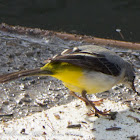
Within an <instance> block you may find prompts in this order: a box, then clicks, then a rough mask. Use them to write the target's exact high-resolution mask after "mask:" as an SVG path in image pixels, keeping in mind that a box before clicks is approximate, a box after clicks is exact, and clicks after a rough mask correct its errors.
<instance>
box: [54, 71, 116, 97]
mask: <svg viewBox="0 0 140 140" xmlns="http://www.w3.org/2000/svg"><path fill="white" fill-rule="evenodd" d="M54 77H55V78H57V79H59V80H61V81H63V83H64V85H65V86H66V87H67V88H68V89H69V90H71V91H74V92H78V93H81V92H82V91H83V90H85V91H86V92H87V94H93V93H99V92H104V91H106V90H109V89H111V88H112V87H113V86H114V85H115V84H117V79H116V77H114V76H111V75H105V74H103V73H99V72H92V71H82V70H81V69H75V70H74V71H69V69H68V70H65V71H63V73H61V74H60V73H59V74H58V75H55V76H54Z"/></svg>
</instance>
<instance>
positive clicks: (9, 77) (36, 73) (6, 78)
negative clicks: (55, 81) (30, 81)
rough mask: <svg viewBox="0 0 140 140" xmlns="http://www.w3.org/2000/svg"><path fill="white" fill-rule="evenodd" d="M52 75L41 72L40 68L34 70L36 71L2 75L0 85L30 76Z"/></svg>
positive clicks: (48, 72)
mask: <svg viewBox="0 0 140 140" xmlns="http://www.w3.org/2000/svg"><path fill="white" fill-rule="evenodd" d="M51 74H52V73H51V72H50V71H46V70H41V69H40V68H38V69H34V70H24V71H18V72H13V73H8V74H3V75H0V83H5V82H8V81H12V80H15V79H18V78H21V77H26V76H27V77H28V76H47V75H51Z"/></svg>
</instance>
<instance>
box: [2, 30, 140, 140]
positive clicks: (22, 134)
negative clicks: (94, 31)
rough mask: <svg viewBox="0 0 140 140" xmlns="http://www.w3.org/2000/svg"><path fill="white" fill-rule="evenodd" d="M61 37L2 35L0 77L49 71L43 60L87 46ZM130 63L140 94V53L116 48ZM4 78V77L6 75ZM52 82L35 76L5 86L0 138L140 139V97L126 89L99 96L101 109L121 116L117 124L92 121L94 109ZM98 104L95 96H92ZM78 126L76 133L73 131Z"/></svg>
mask: <svg viewBox="0 0 140 140" xmlns="http://www.w3.org/2000/svg"><path fill="white" fill-rule="evenodd" d="M84 44H86V43H84V42H82V41H81V42H76V41H67V40H62V39H59V38H56V37H49V36H48V37H44V38H42V37H41V38H36V37H33V36H27V35H17V34H11V33H6V32H0V73H1V74H3V73H9V72H13V71H18V70H23V69H32V68H37V67H40V66H43V65H44V63H43V61H44V60H46V59H47V58H48V57H52V56H53V55H55V54H57V53H59V52H61V51H62V50H64V49H66V48H69V47H73V46H80V45H84ZM112 51H115V52H116V53H118V54H119V55H120V56H121V57H123V58H124V59H126V60H128V61H130V62H131V63H132V65H133V66H134V68H135V71H136V80H135V86H136V89H137V91H140V86H139V81H140V70H139V68H140V52H139V51H132V50H120V49H115V48H113V49H112ZM1 74H0V75H1ZM68 92H69V91H68V90H67V89H66V88H65V87H64V86H63V84H62V83H61V82H60V81H58V80H56V79H54V78H51V77H47V78H46V77H45V78H44V77H29V78H22V79H18V80H16V81H12V82H9V83H6V84H1V85H0V121H1V124H0V136H1V138H2V139H39V140H40V139H56V140H57V139H61V140H62V139H64V140H65V139H76V140H77V139H97V140H115V139H116V140H120V139H122V140H125V139H134V140H138V139H140V134H139V132H140V114H139V113H140V96H137V95H136V94H135V93H134V92H133V91H132V90H131V89H128V88H127V87H125V86H124V85H117V86H115V87H113V88H112V89H111V90H110V91H107V92H104V93H98V94H96V97H98V99H97V100H99V99H104V102H103V104H102V105H101V106H99V107H98V108H99V109H100V110H104V109H107V110H110V109H111V111H117V112H118V114H117V116H116V119H115V120H110V119H109V118H107V117H100V118H97V117H95V116H94V115H92V116H87V115H86V113H87V112H89V111H90V110H89V108H88V109H87V107H86V106H85V105H84V103H83V102H81V101H79V100H77V99H74V98H73V97H72V96H70V95H69V94H68ZM89 97H90V98H91V99H92V100H93V99H94V100H96V97H95V95H90V96H89ZM68 126H69V127H72V128H68Z"/></svg>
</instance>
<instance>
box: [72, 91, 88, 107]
mask: <svg viewBox="0 0 140 140" xmlns="http://www.w3.org/2000/svg"><path fill="white" fill-rule="evenodd" d="M70 94H71V95H72V96H74V97H76V98H78V99H80V100H82V101H84V102H85V103H86V105H88V102H87V101H86V100H85V98H83V97H81V96H78V95H76V94H75V92H73V91H70Z"/></svg>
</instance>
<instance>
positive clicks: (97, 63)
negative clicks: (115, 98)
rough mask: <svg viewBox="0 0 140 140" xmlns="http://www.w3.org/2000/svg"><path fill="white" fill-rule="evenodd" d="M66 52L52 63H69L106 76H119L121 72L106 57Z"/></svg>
mask: <svg viewBox="0 0 140 140" xmlns="http://www.w3.org/2000/svg"><path fill="white" fill-rule="evenodd" d="M68 53H69V54H67V53H66V52H65V53H63V54H61V55H58V56H56V57H55V58H53V59H52V60H51V61H52V62H67V63H70V64H73V65H76V66H79V67H82V68H84V69H88V70H94V71H97V72H102V73H104V74H108V75H113V76H118V75H119V74H120V72H121V68H120V67H119V66H118V65H117V64H114V63H112V62H110V61H109V60H108V59H107V58H106V57H105V55H103V54H97V53H89V52H78V51H77V52H72V50H68Z"/></svg>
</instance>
